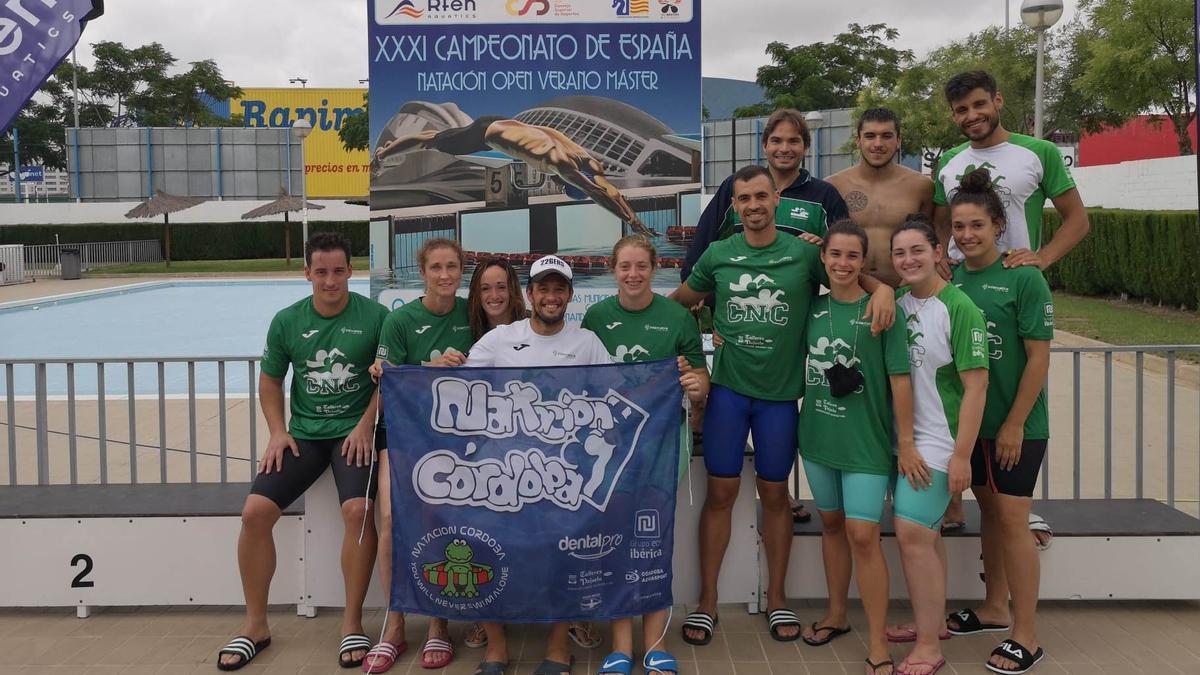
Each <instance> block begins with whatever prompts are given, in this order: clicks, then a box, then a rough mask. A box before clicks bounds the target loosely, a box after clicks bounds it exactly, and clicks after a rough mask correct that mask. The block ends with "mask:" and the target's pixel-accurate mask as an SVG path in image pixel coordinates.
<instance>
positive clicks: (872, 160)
mask: <svg viewBox="0 0 1200 675" xmlns="http://www.w3.org/2000/svg"><path fill="white" fill-rule="evenodd" d="M854 142H855V144H856V145H857V146H858V152H859V154H860V155H861V156H862V161H861V162H859V163H857V164H855V165H854V166H852V167H850V168H848V169H844V170H842V171H839V172H837V173H835V174H833V175H832V176H830V177H829V178H828V179H827V180H828V181H829V182H830V183H832V184H833V186H834V187H835V188H837V190H838V192H840V193H841V195H842V199H844V200H846V206H847V208H849V210H850V219H851V220H853V221H854V223H855V224H856V225H858V226H859V227H861V228H862V229H863V230H865V231H866V233H867V238H868V239H869V241H870V245H869V246H868V247H867V266H866V268H865V270H864V271H865V272H866V273H867V274H870V275H871V276H873V277H875V278H876V279H879V280H880V281H882V282H883V283H885V284H887V285H889V286H891V287H892V288H898V287H899V286H900V277H899V276H898V275H897V274H896V270H895V268H894V267H893V266H892V251H891V239H892V232H894V231H895V229H896V228H897V227H899V226H900V224H901V223H903V222H904V217H905V216H907V215H908V214H910V213H924V214H925V215H926V216H930V217H932V216H933V181H931V180H929V179H928V178H926V177H925V176H922V175H921V174H920V173H918V172H916V171H913V170H912V169H909V168H908V167H905V166H901V165H899V164H897V163H896V162H895V159H896V154H897V153H898V152H899V151H900V120H899V119H897V117H896V113H894V112H892V111H891V110H889V109H887V108H870V109H868V110H865V111H863V114H862V116H861V117H859V118H858V129H857V131H856V132H855V136H854Z"/></svg>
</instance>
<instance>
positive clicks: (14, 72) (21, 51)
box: [0, 0, 104, 132]
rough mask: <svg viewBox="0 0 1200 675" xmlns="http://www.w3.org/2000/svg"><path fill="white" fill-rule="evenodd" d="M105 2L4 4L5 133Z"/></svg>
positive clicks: (0, 109)
mask: <svg viewBox="0 0 1200 675" xmlns="http://www.w3.org/2000/svg"><path fill="white" fill-rule="evenodd" d="M103 13H104V2H103V0H57V1H56V2H51V1H49V0H5V1H4V2H2V3H0V132H3V131H7V130H8V126H9V124H11V123H12V121H13V119H15V118H16V116H17V113H19V112H21V108H23V107H24V106H25V102H26V101H28V100H29V99H30V98H31V97H32V96H33V94H34V93H35V92H37V90H38V88H39V87H41V86H42V83H43V82H45V81H46V78H47V77H49V76H50V73H52V72H54V69H55V68H56V67H57V66H58V64H59V62H60V61H62V60H63V57H64V56H66V55H67V54H68V53H69V52H70V51H71V48H72V47H74V46H75V43H76V42H78V41H79V36H80V34H81V33H82V32H83V27H84V25H85V24H86V23H87V22H88V21H89V20H91V19H94V18H96V17H97V16H100V15H101V14H103Z"/></svg>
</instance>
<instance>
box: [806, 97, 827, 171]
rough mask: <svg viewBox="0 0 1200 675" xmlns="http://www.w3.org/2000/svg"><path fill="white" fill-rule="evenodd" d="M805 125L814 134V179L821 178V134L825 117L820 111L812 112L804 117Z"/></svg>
mask: <svg viewBox="0 0 1200 675" xmlns="http://www.w3.org/2000/svg"><path fill="white" fill-rule="evenodd" d="M804 123H805V124H807V125H808V130H809V131H810V132H812V138H813V148H812V149H813V166H812V171H811V172H812V175H813V178H820V177H821V132H820V129H821V127H822V126H824V125H825V116H824V115H822V114H821V111H820V110H810V111H809V112H808V114H806V115H805V116H804Z"/></svg>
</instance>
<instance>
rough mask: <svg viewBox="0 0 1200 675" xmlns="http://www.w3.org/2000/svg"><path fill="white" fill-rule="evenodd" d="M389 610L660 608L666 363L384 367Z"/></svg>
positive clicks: (560, 612) (676, 407)
mask: <svg viewBox="0 0 1200 675" xmlns="http://www.w3.org/2000/svg"><path fill="white" fill-rule="evenodd" d="M380 388H381V389H380V391H381V395H382V406H383V410H384V417H385V419H386V421H387V428H388V458H389V462H390V466H391V475H390V476H388V477H384V478H381V479H390V480H391V486H392V491H391V492H392V513H393V514H396V515H395V517H394V518H393V519H392V528H393V529H392V540H393V543H394V544H393V554H392V570H393V571H392V594H391V598H390V599H389V606H390V607H391V609H393V610H400V611H411V612H415V613H417V614H422V615H427V616H440V617H445V618H452V619H464V620H480V621H500V622H550V621H564V620H586V619H595V620H607V619H614V618H620V617H628V616H634V615H639V614H643V613H645V612H650V611H655V610H658V609H663V608H666V607H669V606H670V605H671V604H672V599H671V560H672V544H673V541H674V514H675V491H676V488H677V480H678V466H679V464H678V458H679V425H680V402H681V396H682V392H681V390H680V388H679V383H678V369H677V366H676V364H675V361H674V360H673V359H668V360H662V361H654V362H647V363H639V364H628V365H625V364H622V365H604V366H561V367H553V368H528V369H523V368H422V367H419V366H401V367H398V368H391V367H388V368H385V369H384V374H383V377H382V379H381V382H380Z"/></svg>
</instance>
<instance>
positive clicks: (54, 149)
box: [0, 41, 242, 169]
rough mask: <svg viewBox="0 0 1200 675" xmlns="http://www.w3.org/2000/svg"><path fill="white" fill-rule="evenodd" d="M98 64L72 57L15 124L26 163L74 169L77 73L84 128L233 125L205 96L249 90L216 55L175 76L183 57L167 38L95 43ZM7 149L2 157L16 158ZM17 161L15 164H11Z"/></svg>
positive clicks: (224, 96)
mask: <svg viewBox="0 0 1200 675" xmlns="http://www.w3.org/2000/svg"><path fill="white" fill-rule="evenodd" d="M92 54H93V56H94V57H95V66H94V67H93V68H90V69H89V68H87V67H85V66H80V67H79V68H78V69H76V68H75V67H74V66H72V65H71V63H70V61H64V62H63V63H61V64H59V66H58V68H56V69H55V70H54V73H53V74H51V76H50V77H49V78H47V80H46V82H44V83H43V84H42V87H41V88H40V89H39V90H38V92H37V93H36V94H35V95H34V97H33V98H32V99H31V100H30V101H29V102H28V103H26V104H25V107H24V108H23V109H22V110H21V112H20V113H19V114H18V116H17V118H16V119H15V120H14V122H13V127H14V128H16V129H17V130H18V132H19V133H20V140H21V163H22V164H44V165H46V166H49V167H54V168H59V169H62V168H66V151H65V148H64V143H65V142H66V129H67V128H68V127H71V126H74V110H73V108H74V104H75V101H74V96H73V93H72V78H73V77H77V78H78V82H79V123H80V125H81V126H93V127H106V126H182V125H201V126H215V125H224V124H228V123H230V122H229V120H225V119H222V118H220V117H218V116H217V115H215V114H214V113H213V112H212V111H211V110H210V109H209V108H208V106H206V105H204V102H203V99H202V95H206V96H209V97H211V98H213V99H216V100H224V99H228V98H233V97H237V96H241V95H242V90H241V89H240V88H238V87H237V86H235V85H233V84H232V83H230V82H227V81H226V80H225V79H224V78H222V77H221V71H220V69H219V68H218V67H217V65H216V62H214V61H212V60H203V61H195V62H192V63H190V64H189V66H190V67H189V69H188V70H186V71H184V72H182V73H177V74H174V75H171V74H168V72H167V71H168V70H169V69H170V68H172V67H173V66H174V65H175V62H176V59H175V57H173V56H171V54H170V53H169V52H167V50H166V49H165V48H164V47H163V46H162V45H161V44H159V43H157V42H155V43H151V44H149V45H144V46H141V47H137V48H134V49H129V48H127V47H125V45H123V44H121V43H119V42H111V41H103V42H97V43H95V44H94V45H92ZM6 147H8V148H9V150H8V152H7V153H3V152H0V161H8V160H9V159H10V158H9V155H11V146H8V145H6ZM9 163H11V162H9Z"/></svg>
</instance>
